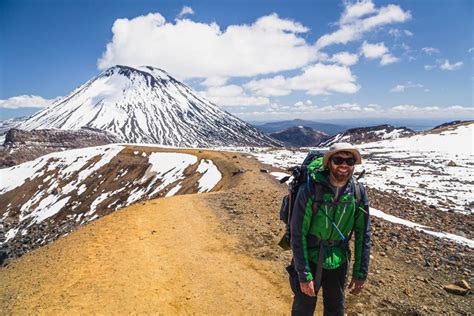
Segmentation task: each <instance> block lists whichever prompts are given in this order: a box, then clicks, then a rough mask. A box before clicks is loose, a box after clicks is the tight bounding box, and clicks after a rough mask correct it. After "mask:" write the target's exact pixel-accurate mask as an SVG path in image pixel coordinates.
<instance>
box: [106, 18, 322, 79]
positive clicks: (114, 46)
mask: <svg viewBox="0 0 474 316" xmlns="http://www.w3.org/2000/svg"><path fill="white" fill-rule="evenodd" d="M306 32H308V28H306V27H305V26H303V25H302V24H300V23H298V22H295V21H292V20H289V19H283V18H280V17H279V16H278V15H277V14H271V15H267V16H263V17H261V18H259V19H258V20H257V21H255V22H254V23H253V24H250V25H246V24H244V25H229V26H228V27H227V28H226V29H225V30H222V29H221V28H220V27H219V25H217V24H216V23H210V24H206V23H199V22H194V21H191V20H189V19H183V20H177V21H176V22H175V23H170V22H166V20H165V18H164V17H163V16H162V15H161V14H159V13H150V14H148V15H145V16H139V17H136V18H133V19H130V20H129V19H126V18H124V19H117V20H116V21H115V22H114V24H113V27H112V33H113V38H112V41H111V42H109V43H108V44H107V48H106V51H105V52H104V53H103V55H102V57H101V58H100V59H99V60H98V62H97V64H98V67H99V68H100V69H106V68H108V67H110V66H113V65H116V64H123V65H129V66H132V67H133V66H140V65H152V66H156V67H159V68H163V69H164V70H166V71H168V72H169V73H170V74H172V75H174V76H177V77H178V78H180V79H189V78H214V77H218V78H228V77H235V76H255V75H260V74H269V73H275V72H279V71H284V70H292V69H298V68H301V67H303V66H305V65H307V64H308V63H309V62H310V61H311V60H314V59H315V58H316V57H315V56H317V55H316V52H315V50H314V48H313V47H312V46H311V45H308V44H307V43H306V41H305V39H304V38H303V37H301V36H300V34H301V33H306Z"/></svg>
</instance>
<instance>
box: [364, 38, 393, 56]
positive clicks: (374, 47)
mask: <svg viewBox="0 0 474 316" xmlns="http://www.w3.org/2000/svg"><path fill="white" fill-rule="evenodd" d="M361 53H362V54H363V55H364V56H365V58H368V59H376V58H382V56H383V55H385V54H387V53H388V48H387V47H385V44H384V43H383V42H382V43H378V44H369V43H367V42H366V41H364V43H363V44H362V47H361Z"/></svg>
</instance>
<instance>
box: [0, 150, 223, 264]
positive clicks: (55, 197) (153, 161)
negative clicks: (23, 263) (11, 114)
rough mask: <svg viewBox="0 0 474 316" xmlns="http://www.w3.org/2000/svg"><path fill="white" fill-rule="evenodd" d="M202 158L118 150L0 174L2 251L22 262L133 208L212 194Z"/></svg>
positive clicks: (60, 155) (57, 158) (63, 155)
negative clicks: (143, 203) (154, 201)
mask: <svg viewBox="0 0 474 316" xmlns="http://www.w3.org/2000/svg"><path fill="white" fill-rule="evenodd" d="M199 156H201V155H200V154H199V153H197V155H190V154H184V153H181V154H180V153H173V152H166V150H164V149H159V148H157V147H145V148H140V147H132V146H121V145H115V144H114V145H108V146H99V147H91V148H83V149H76V150H69V151H64V152H57V153H53V154H49V155H46V156H42V157H40V158H38V159H36V160H33V161H30V162H27V163H24V164H21V165H18V166H15V167H12V168H5V169H1V170H0V178H1V179H2V182H1V183H0V206H1V207H0V219H1V222H2V224H3V231H4V233H5V237H6V240H5V241H4V242H2V244H0V246H2V245H3V247H4V248H6V249H7V252H8V257H10V258H15V257H19V256H21V255H23V254H25V253H27V252H29V251H31V250H33V249H36V248H38V247H41V246H44V245H47V244H49V243H51V242H52V241H54V240H56V239H58V238H59V237H61V236H64V235H67V234H69V233H70V232H71V231H73V230H75V229H76V228H77V227H79V226H81V225H84V224H86V223H88V222H91V221H93V220H95V219H97V218H100V217H102V216H104V215H107V214H110V213H112V212H114V211H116V210H118V209H121V208H123V207H125V206H128V205H130V204H132V203H136V202H139V201H142V200H146V199H150V198H155V197H159V196H171V195H174V194H186V193H197V192H207V191H210V190H212V188H214V186H216V185H217V183H218V182H219V180H220V173H219V171H218V170H217V168H216V167H215V165H214V164H213V163H212V161H209V160H206V159H198V157H199Z"/></svg>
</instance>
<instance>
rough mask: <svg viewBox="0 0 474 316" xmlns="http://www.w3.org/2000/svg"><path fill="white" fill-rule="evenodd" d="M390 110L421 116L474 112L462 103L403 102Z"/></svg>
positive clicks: (473, 109)
mask: <svg viewBox="0 0 474 316" xmlns="http://www.w3.org/2000/svg"><path fill="white" fill-rule="evenodd" d="M390 110H391V111H392V112H402V113H405V114H407V115H411V114H416V115H418V116H421V117H424V116H426V115H429V116H430V117H433V116H437V115H440V116H443V115H444V116H446V115H447V114H454V113H457V114H459V113H469V112H473V111H474V108H472V107H465V106H460V105H453V106H448V107H441V106H416V105H413V104H403V105H397V106H394V107H392V108H391V109H390ZM427 112H431V113H427ZM407 117H409V116H407Z"/></svg>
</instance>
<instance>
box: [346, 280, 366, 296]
mask: <svg viewBox="0 0 474 316" xmlns="http://www.w3.org/2000/svg"><path fill="white" fill-rule="evenodd" d="M364 284H365V280H359V279H354V278H352V280H351V283H349V286H348V288H349V293H351V294H354V295H357V294H359V293H360V292H362V289H363V288H364Z"/></svg>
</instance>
